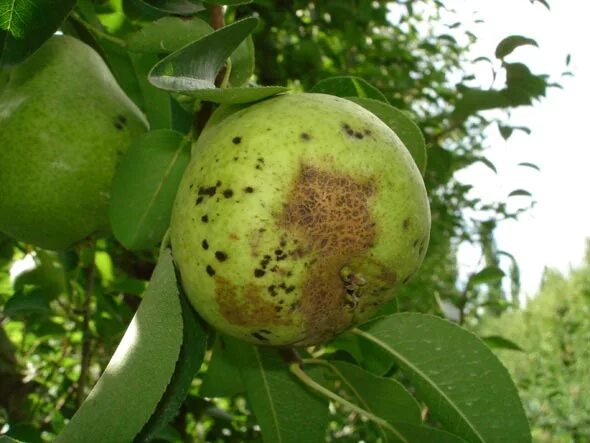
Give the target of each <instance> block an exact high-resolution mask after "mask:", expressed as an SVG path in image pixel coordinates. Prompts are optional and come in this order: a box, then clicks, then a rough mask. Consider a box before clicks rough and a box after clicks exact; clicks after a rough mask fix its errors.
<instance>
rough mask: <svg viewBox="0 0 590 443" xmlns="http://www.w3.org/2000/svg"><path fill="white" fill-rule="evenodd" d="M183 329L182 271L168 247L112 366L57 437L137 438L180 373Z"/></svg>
mask: <svg viewBox="0 0 590 443" xmlns="http://www.w3.org/2000/svg"><path fill="white" fill-rule="evenodd" d="M182 331H183V326H182V310H181V305H180V299H179V293H178V288H177V284H176V275H175V273H174V266H173V264H172V256H171V254H170V250H168V249H167V250H165V251H164V252H162V254H161V256H160V259H159V260H158V264H157V265H156V269H155V270H154V273H153V275H152V278H151V280H150V284H149V286H148V289H147V291H146V293H145V295H144V298H143V300H142V302H141V305H140V306H139V309H138V310H137V312H136V314H135V316H134V317H133V320H132V321H131V323H130V325H129V327H128V328H127V331H126V332H125V335H124V336H123V339H122V340H121V343H120V344H119V346H118V347H117V350H116V351H115V354H114V355H113V357H112V358H111V361H110V362H109V364H108V366H107V368H106V369H105V371H104V373H103V374H102V376H101V377H100V379H99V380H98V382H97V383H96V385H95V386H94V388H93V389H92V391H91V392H90V394H89V395H88V398H87V399H86V400H85V401H84V403H83V404H82V406H81V407H80V409H79V410H78V411H77V412H76V414H75V415H74V416H73V417H72V419H71V421H70V422H69V424H68V425H67V426H66V427H65V428H64V430H63V432H62V433H61V434H59V435H58V436H57V438H56V439H55V442H56V443H60V442H67V443H76V442H81V443H85V442H88V441H103V442H107V441H112V442H115V441H117V442H118V441H121V442H123V441H132V440H133V438H134V437H135V435H136V434H137V433H138V432H139V431H140V430H141V428H142V427H143V426H144V424H145V423H146V422H147V421H148V419H149V418H150V416H151V415H152V413H153V411H154V409H155V408H156V406H157V404H158V402H159V400H160V398H161V397H162V395H163V394H164V392H165V390H166V386H167V385H168V383H169V381H170V379H171V377H172V374H173V373H174V368H175V363H176V360H177V359H178V355H179V352H180V347H181V344H182V333H183V332H182Z"/></svg>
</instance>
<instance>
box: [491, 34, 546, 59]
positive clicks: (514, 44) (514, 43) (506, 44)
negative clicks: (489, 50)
mask: <svg viewBox="0 0 590 443" xmlns="http://www.w3.org/2000/svg"><path fill="white" fill-rule="evenodd" d="M524 45H532V46H537V47H539V45H538V44H537V42H536V41H535V40H533V39H532V38H527V37H523V36H522V35H511V36H509V37H506V38H504V39H502V41H501V42H500V43H498V46H496V58H499V59H503V58H504V57H506V56H507V55H508V54H511V53H512V51H514V50H515V49H516V48H518V47H519V46H524Z"/></svg>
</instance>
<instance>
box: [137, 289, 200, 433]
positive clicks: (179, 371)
mask: <svg viewBox="0 0 590 443" xmlns="http://www.w3.org/2000/svg"><path fill="white" fill-rule="evenodd" d="M180 302H181V306H182V318H183V325H184V328H183V334H182V335H183V340H182V347H181V348H180V356H179V357H178V361H177V362H176V369H175V370H174V375H172V379H171V380H170V383H169V384H168V387H167V388H166V392H165V393H164V396H163V397H162V399H161V400H160V403H158V407H157V408H156V411H155V412H154V414H153V415H152V417H151V418H150V420H149V421H148V422H147V424H146V425H145V426H144V428H143V429H142V430H141V433H140V435H139V436H138V437H137V438H136V439H135V441H136V442H141V441H146V442H147V441H150V440H151V439H153V438H154V437H155V436H156V434H158V433H159V432H160V431H162V430H163V429H164V428H165V427H166V425H167V424H168V423H169V422H170V421H171V420H172V419H173V418H174V416H175V415H176V413H177V412H178V410H179V409H180V406H181V405H182V403H183V402H184V400H185V398H186V396H187V394H188V392H189V389H190V387H191V383H192V381H193V378H194V377H195V375H196V374H197V372H198V371H199V369H200V367H201V364H202V363H203V358H204V357H205V351H206V350H207V335H208V334H207V329H206V326H205V324H204V323H203V321H202V320H201V319H200V318H199V317H198V315H197V313H196V312H195V310H194V309H193V308H192V307H191V305H190V304H189V303H188V301H187V300H186V297H185V296H184V294H183V295H181V297H180Z"/></svg>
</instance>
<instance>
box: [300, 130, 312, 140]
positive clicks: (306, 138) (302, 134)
mask: <svg viewBox="0 0 590 443" xmlns="http://www.w3.org/2000/svg"><path fill="white" fill-rule="evenodd" d="M300 137H301V140H305V141H309V140H311V135H309V134H308V133H307V132H302V133H301V136H300Z"/></svg>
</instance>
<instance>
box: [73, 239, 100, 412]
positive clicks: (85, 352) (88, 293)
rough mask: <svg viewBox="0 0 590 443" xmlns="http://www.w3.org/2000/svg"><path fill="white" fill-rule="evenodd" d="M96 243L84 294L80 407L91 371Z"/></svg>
mask: <svg viewBox="0 0 590 443" xmlns="http://www.w3.org/2000/svg"><path fill="white" fill-rule="evenodd" d="M94 254H95V252H94V243H93V244H92V262H91V263H90V264H89V265H88V266H87V267H86V268H85V274H86V290H85V292H84V305H83V307H82V309H83V317H82V325H81V329H82V358H81V363H80V376H79V377H78V383H77V384H76V404H77V406H78V407H80V405H81V404H82V401H83V400H84V390H85V388H86V382H87V380H88V370H89V369H90V328H89V325H90V305H91V301H92V293H93V291H94V272H95V269H96V266H95V255H94Z"/></svg>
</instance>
